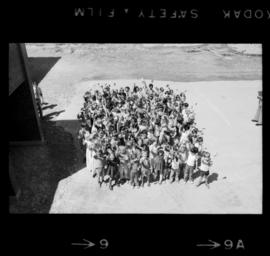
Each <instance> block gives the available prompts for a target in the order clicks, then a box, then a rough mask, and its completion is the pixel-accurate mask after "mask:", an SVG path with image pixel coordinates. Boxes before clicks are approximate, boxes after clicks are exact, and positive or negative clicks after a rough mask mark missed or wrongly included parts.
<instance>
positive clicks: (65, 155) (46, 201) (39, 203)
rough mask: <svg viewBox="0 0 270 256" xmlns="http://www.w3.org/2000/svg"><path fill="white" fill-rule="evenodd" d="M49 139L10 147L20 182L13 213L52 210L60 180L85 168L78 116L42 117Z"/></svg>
mask: <svg viewBox="0 0 270 256" xmlns="http://www.w3.org/2000/svg"><path fill="white" fill-rule="evenodd" d="M41 126H42V130H43V133H44V137H45V143H44V144H43V145H37V146H31V147H30V146H22V147H10V149H9V151H10V152H9V157H10V161H11V162H12V169H13V170H12V171H13V173H15V175H16V179H17V180H18V181H19V183H20V187H21V195H20V197H19V200H15V201H14V202H10V212H11V213H49V211H50V208H51V205H52V202H53V199H54V195H55V192H56V189H57V187H58V184H59V182H60V181H61V180H62V179H64V178H67V177H68V176H70V175H72V174H73V173H76V172H78V171H80V170H81V169H83V168H84V167H85V163H84V161H83V158H84V152H83V149H82V148H81V147H80V144H79V141H78V139H77V132H78V130H79V128H80V123H79V122H78V121H77V120H61V121H51V120H42V122H41Z"/></svg>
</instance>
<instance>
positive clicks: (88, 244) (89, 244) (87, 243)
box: [71, 239, 95, 249]
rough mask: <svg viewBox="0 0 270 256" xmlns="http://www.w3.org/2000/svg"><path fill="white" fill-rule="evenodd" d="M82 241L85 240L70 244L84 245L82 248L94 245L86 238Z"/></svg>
mask: <svg viewBox="0 0 270 256" xmlns="http://www.w3.org/2000/svg"><path fill="white" fill-rule="evenodd" d="M83 241H84V242H86V243H72V244H71V245H80V246H85V247H84V249H88V248H90V247H92V246H95V244H94V243H92V242H90V241H88V240H86V239H83Z"/></svg>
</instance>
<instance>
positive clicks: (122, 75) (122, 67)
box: [12, 44, 262, 213]
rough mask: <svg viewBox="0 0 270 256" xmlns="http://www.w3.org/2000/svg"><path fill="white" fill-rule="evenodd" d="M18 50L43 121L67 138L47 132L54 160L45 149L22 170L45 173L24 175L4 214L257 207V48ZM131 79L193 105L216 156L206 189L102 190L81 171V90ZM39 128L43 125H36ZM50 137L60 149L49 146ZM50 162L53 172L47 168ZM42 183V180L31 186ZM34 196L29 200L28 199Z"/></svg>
mask: <svg viewBox="0 0 270 256" xmlns="http://www.w3.org/2000/svg"><path fill="white" fill-rule="evenodd" d="M27 51H28V56H29V63H30V67H31V70H32V72H31V73H32V78H33V79H34V80H36V81H38V82H39V84H40V87H41V88H42V90H43V93H44V98H45V101H46V102H48V103H49V105H48V107H46V106H45V108H44V114H45V115H46V116H47V119H46V122H47V123H46V124H47V125H51V122H53V127H54V128H55V129H56V130H57V131H62V133H63V134H66V136H68V137H70V139H69V140H68V139H67V140H66V141H65V139H64V141H65V144H64V145H63V144H61V143H57V141H58V138H59V137H61V132H59V133H58V132H57V133H56V135H50V134H49V133H48V132H47V138H48V140H49V141H51V142H53V143H51V147H52V148H54V152H55V153H53V155H54V158H53V159H54V161H51V158H50V157H48V155H47V156H46V154H45V156H44V159H46V162H50V163H51V164H50V165H49V166H50V167H48V165H47V167H46V168H45V167H44V165H43V166H40V165H38V166H37V168H35V170H31V171H29V170H28V172H27V173H28V174H27V175H28V176H27V177H31V175H33V177H34V176H35V173H46V175H47V178H46V177H45V179H43V178H42V175H41V177H39V178H38V180H33V181H31V182H32V183H33V184H35V185H31V186H30V185H28V191H31V195H32V196H31V197H28V198H26V199H25V201H24V205H25V207H22V208H20V209H21V210H18V208H19V207H18V205H16V204H15V205H13V208H12V209H13V211H12V212H50V213H103V212H105V213H116V212H136V213H138V212H144V213H261V210H262V202H261V200H262V128H261V126H255V125H254V123H252V122H251V119H252V118H253V115H254V114H255V111H256V108H257V104H258V102H257V98H256V97H257V92H258V90H261V89H262V83H261V78H262V66H261V65H262V59H261V56H259V55H258V54H256V55H245V54H243V52H242V53H239V52H236V51H235V50H234V49H232V48H231V47H229V46H227V45H206V44H204V45H202V44H200V45H192V46H183V47H176V46H160V45H154V46H150V45H148V46H143V45H120V47H119V45H108V44H91V45H82V44H28V45H27ZM141 77H144V78H145V79H153V80H154V84H155V85H161V84H162V85H166V84H167V83H169V84H170V85H171V86H173V87H174V88H175V89H178V90H180V91H184V90H187V96H188V101H189V102H190V103H191V104H192V105H194V108H196V120H197V124H198V127H199V128H205V135H204V140H205V144H206V146H207V148H208V149H209V151H210V152H212V154H213V155H214V154H216V157H215V158H214V166H213V169H212V182H211V184H210V189H209V190H208V189H207V188H206V187H205V186H200V187H198V188H197V187H195V186H194V185H191V184H186V185H184V184H181V183H180V184H164V185H161V186H159V185H153V186H151V187H150V188H144V189H136V190H133V189H132V188H130V187H129V186H127V185H124V186H123V187H120V188H116V189H115V190H114V191H109V190H108V188H107V187H102V188H99V187H98V185H97V182H96V180H95V179H93V178H91V176H90V174H89V173H88V172H87V170H86V169H85V165H84V164H82V155H81V152H80V150H79V148H78V143H77V140H76V132H77V130H78V128H79V123H78V122H77V121H76V115H77V113H78V112H79V110H80V108H81V106H82V100H83V99H82V96H83V94H84V92H85V91H86V90H87V89H89V88H93V87H95V86H97V84H98V83H101V80H104V82H107V83H113V82H116V83H117V84H118V85H119V86H120V85H132V84H133V83H140V80H139V79H140V78H141ZM195 103H197V105H196V106H195ZM44 129H45V132H46V131H48V129H47V128H46V125H45V126H44ZM52 134H54V133H52ZM67 141H69V142H68V143H67ZM56 145H58V148H62V147H66V151H68V152H65V150H63V149H62V150H60V151H57V147H56ZM69 149H72V150H69ZM43 150H44V149H43ZM40 153H42V152H41V151H40ZM30 155H31V154H30V153H29V154H25V153H24V159H32V161H34V160H35V157H37V155H34V156H32V157H31V156H30ZM71 156H73V158H72V159H74V160H72V161H71ZM58 157H59V159H61V160H60V161H59V163H57V158H58ZM14 161H15V162H16V160H14ZM24 161H26V162H27V161H30V160H24ZM21 163H22V162H21ZM17 165H18V164H17ZM21 165H23V164H21ZM29 166H30V165H28V167H29ZM55 166H58V168H56V169H57V170H58V172H57V173H58V176H57V175H56V176H57V177H55V176H54V175H53V174H52V172H51V171H52V170H53V169H55ZM29 168H30V167H29ZM24 169H27V168H24ZM50 169H51V171H50ZM61 172H63V173H62V174H63V176H61ZM46 175H45V176H46ZM25 179H27V178H25ZM44 180H45V181H44ZM42 184H47V185H46V186H47V188H46V186H44V189H38V188H41V187H42ZM52 184H53V185H52ZM29 186H30V188H29ZM36 187H38V188H36ZM48 191H50V192H48ZM41 193H43V197H45V198H49V199H48V200H47V204H46V207H45V208H44V207H43V208H42V206H41V205H42V200H41V203H40V200H37V198H38V196H39V195H40V194H41ZM29 194H30V192H29ZM44 200H45V199H44ZM36 201H38V202H39V203H36V204H35V203H33V202H36ZM33 204H34V205H33ZM33 207H35V208H36V210H33ZM31 209H32V210H31Z"/></svg>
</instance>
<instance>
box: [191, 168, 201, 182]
mask: <svg viewBox="0 0 270 256" xmlns="http://www.w3.org/2000/svg"><path fill="white" fill-rule="evenodd" d="M201 174H202V171H200V170H198V171H196V172H194V173H193V175H192V178H193V179H194V180H195V179H197V178H199V177H200V176H201Z"/></svg>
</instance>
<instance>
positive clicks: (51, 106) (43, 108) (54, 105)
mask: <svg viewBox="0 0 270 256" xmlns="http://www.w3.org/2000/svg"><path fill="white" fill-rule="evenodd" d="M43 105H46V106H45V107H42V110H45V109H53V108H55V107H56V106H57V104H51V105H49V104H48V103H46V104H43ZM48 105H49V106H48Z"/></svg>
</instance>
